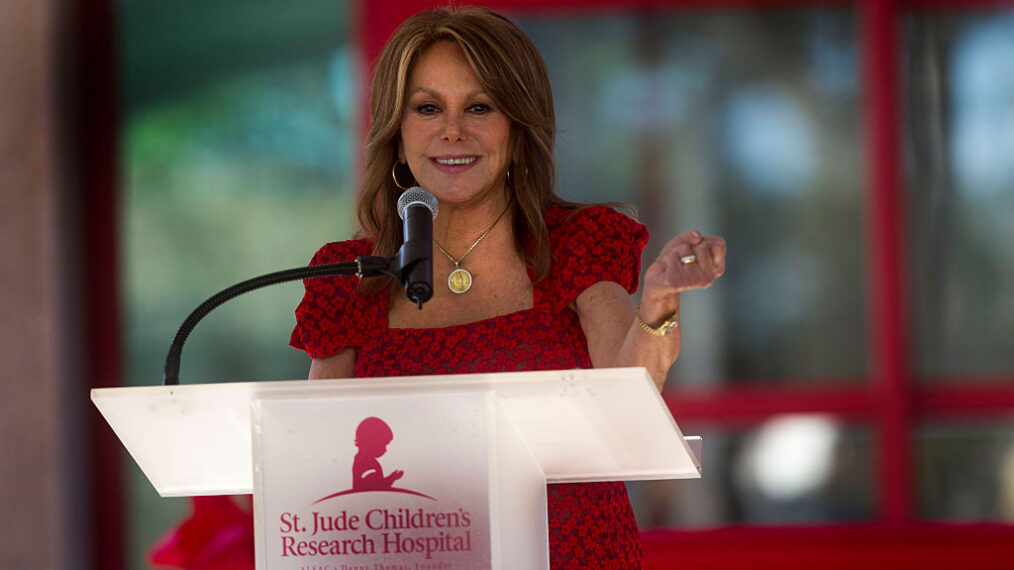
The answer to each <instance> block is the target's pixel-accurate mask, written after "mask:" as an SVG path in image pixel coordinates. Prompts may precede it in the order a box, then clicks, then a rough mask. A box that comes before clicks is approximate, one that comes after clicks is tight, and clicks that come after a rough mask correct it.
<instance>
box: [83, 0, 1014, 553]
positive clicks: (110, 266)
mask: <svg viewBox="0 0 1014 570" xmlns="http://www.w3.org/2000/svg"><path fill="white" fill-rule="evenodd" d="M997 3H998V2H997V1H992V2H990V1H988V0H951V1H949V2H945V1H944V0H908V1H906V2H902V1H900V0H855V1H853V2H850V4H853V5H855V6H856V9H857V10H859V12H860V14H861V18H860V20H859V21H860V27H861V30H860V33H859V41H860V42H861V49H862V53H863V59H862V61H863V68H862V88H863V92H864V96H863V104H864V122H865V127H866V145H867V149H866V154H867V157H868V161H867V164H868V172H867V174H866V180H867V185H866V191H867V200H866V204H867V208H868V210H867V212H866V216H865V219H866V223H867V224H868V226H867V228H866V230H867V231H866V236H865V237H866V240H867V244H866V250H867V260H868V261H867V276H868V278H867V279H868V281H867V287H868V295H867V298H868V299H869V302H868V307H867V310H868V316H869V318H868V319H867V322H868V323H869V324H868V326H869V330H868V335H867V336H868V338H869V348H868V350H869V353H870V362H871V372H870V376H869V377H868V378H866V379H864V381H863V382H859V383H856V384H854V385H855V386H856V387H854V388H842V389H819V390H818V389H811V390H806V389H786V388H781V387H776V388H770V389H769V388H765V389H758V388H749V387H747V388H738V387H737V388H726V389H724V390H720V391H718V392H716V393H711V394H709V395H707V396H701V395H695V394H688V393H680V392H672V393H667V395H666V401H667V403H668V405H669V406H670V409H672V410H673V412H674V416H675V417H677V418H678V419H679V421H680V423H681V424H682V425H683V426H684V427H686V428H688V429H690V430H693V429H697V428H699V427H701V426H705V425H713V426H720V427H740V426H744V425H752V424H756V423H757V422H760V421H763V420H764V419H766V418H770V417H772V416H774V415H778V414H786V413H823V414H828V415H831V416H834V417H838V418H841V419H843V420H855V421H859V422H863V423H866V424H868V425H870V426H873V428H874V429H875V433H876V437H875V441H876V442H877V443H876V446H877V447H876V448H877V466H878V467H877V471H876V485H877V488H878V495H877V513H878V515H877V518H876V519H875V520H873V521H871V522H869V523H866V524H851V525H828V526H816V527H813V526H811V527H736V528H722V529H716V530H700V531H685V530H660V531H649V532H645V533H642V540H643V542H644V545H645V556H646V567H647V568H651V569H662V568H696V569H704V568H731V567H741V566H744V565H749V566H750V567H751V568H778V569H780V570H789V569H796V568H798V569H804V568H805V569H807V570H809V569H811V568H857V567H860V568H865V567H890V568H913V569H914V568H919V569H922V568H944V567H951V568H974V567H994V566H995V565H996V563H997V561H998V560H1003V559H1005V558H1004V557H1007V558H1009V556H1010V554H1009V552H1010V545H1011V544H1014V525H1006V524H942V523H926V522H920V521H918V520H917V519H916V513H915V512H914V506H913V505H914V493H915V491H914V485H913V483H914V479H913V468H912V433H913V430H914V428H915V426H916V423H917V422H918V421H919V420H923V419H943V420H969V419H982V418H984V417H987V418H1001V417H1006V418H1009V417H1011V416H1012V415H1014V378H1009V379H1004V380H1005V381H1004V382H999V383H998V382H996V379H991V381H990V382H988V383H987V382H984V381H977V379H975V378H962V382H961V383H960V384H953V385H951V386H932V385H922V384H918V383H917V382H915V381H914V377H913V370H912V367H911V363H910V356H909V346H910V345H909V338H910V331H909V327H910V320H909V318H908V310H907V307H908V306H909V297H908V291H907V289H906V279H907V277H908V272H907V264H906V262H907V256H906V252H907V251H908V249H907V247H906V242H905V237H906V234H905V228H906V219H905V217H906V212H907V209H906V207H905V206H906V205H905V202H904V185H903V183H902V180H903V174H902V166H901V164H902V163H901V160H902V156H901V148H900V137H899V134H900V133H899V129H900V125H901V121H900V120H899V118H900V117H901V107H900V99H899V96H900V94H901V86H900V85H899V73H898V69H899V58H900V54H901V47H902V46H901V42H900V37H899V25H900V21H901V17H902V15H903V13H904V11H905V10H907V9H909V8H927V7H933V8H943V9H963V8H977V7H985V6H995V5H996V4H997ZM1000 3H1005V4H1010V0H1000ZM435 4H436V3H434V2H428V1H420V0H369V1H367V0H359V1H358V2H355V3H354V5H353V7H352V9H353V13H354V14H355V18H356V19H357V24H358V25H357V26H355V29H356V31H357V33H358V37H357V40H358V42H359V43H360V46H361V53H362V54H363V57H364V59H365V61H366V62H372V61H374V60H375V58H376V56H377V55H378V54H379V52H380V49H381V47H382V46H383V43H384V41H386V39H387V37H388V36H389V35H390V33H391V32H392V31H393V30H394V28H395V27H396V26H397V25H398V24H399V23H400V22H401V21H402V20H404V19H405V18H406V17H408V16H409V15H411V14H413V13H415V12H417V11H419V10H421V9H424V8H428V7H431V6H433V5H435ZM484 4H485V5H488V6H490V7H492V8H495V9H501V10H504V11H523V12H526V13H531V14H551V13H557V14H558V13H561V12H570V13H588V12H590V11H619V10H624V11H631V10H646V9H657V8H674V7H680V8H700V7H709V8H710V7H716V6H723V5H725V6H758V5H775V4H781V5H785V4H787V2H785V1H784V0H735V1H733V0H725V1H723V0H584V1H582V0H487V1H486V2H484ZM67 14H68V15H69V17H70V19H69V22H68V23H67V24H66V25H67V28H68V30H67V31H68V34H67V36H66V37H65V38H64V41H66V42H68V43H69V44H70V45H73V46H74V52H75V53H77V54H78V56H77V60H76V68H75V73H74V77H73V79H71V81H70V82H71V83H72V84H74V85H75V86H76V87H77V93H78V97H77V98H76V100H75V101H74V103H73V106H72V107H71V108H68V109H66V110H67V111H68V116H69V117H70V118H71V120H72V122H73V124H72V125H70V126H71V131H72V132H73V133H75V134H76V137H75V141H74V143H73V148H75V149H76V150H77V151H78V157H79V162H78V164H77V171H76V181H75V184H76V186H75V188H73V189H72V191H73V192H74V194H75V195H76V196H77V197H78V202H79V203H80V204H81V205H82V210H81V227H80V228H78V230H79V231H78V234H77V237H78V239H77V243H76V244H74V245H76V246H77V248H78V256H79V258H80V259H81V263H82V265H83V266H84V267H87V268H88V269H89V270H88V271H85V272H83V273H84V282H83V283H82V284H81V288H82V290H83V293H82V298H83V299H84V308H83V311H84V313H83V315H82V317H83V322H84V325H83V329H84V330H83V333H84V334H83V336H84V339H85V345H86V346H84V347H83V352H84V357H83V360H84V375H85V378H86V382H87V384H88V386H90V387H106V386H116V385H121V384H122V370H121V356H122V349H121V348H120V340H119V339H120V319H119V308H120V298H119V293H118V283H119V279H118V267H117V264H118V250H119V246H118V243H119V242H118V235H117V226H118V223H117V220H118V207H119V188H118V186H119V181H118V170H119V159H118V151H117V149H118V148H119V138H118V137H119V131H120V129H119V118H118V105H117V101H118V85H117V80H116V64H115V52H116V50H115V43H114V42H115V38H116V33H115V32H116V31H115V24H114V22H115V21H116V20H115V7H114V4H113V2H112V1H111V0H76V1H74V2H72V3H71V5H70V6H69V7H68V9H67ZM363 68H364V69H367V68H368V66H363ZM364 85H365V83H364ZM364 101H365V98H364ZM87 427H88V429H89V431H90V432H91V442H92V444H91V453H90V455H91V458H92V469H91V473H90V474H89V479H90V483H89V487H90V490H91V492H90V497H92V505H91V509H90V511H91V525H90V526H91V528H90V533H91V535H92V538H91V553H90V556H88V557H89V558H90V560H91V564H90V565H91V567H93V568H103V569H109V570H118V569H122V568H124V567H125V521H124V518H125V517H124V507H125V500H124V487H123V476H122V473H121V468H120V467H121V465H120V460H121V458H122V450H121V449H120V447H119V443H118V442H117V441H116V438H115V437H114V436H113V434H112V433H111V432H110V430H109V429H108V427H106V425H105V423H104V422H102V421H101V418H100V417H99V416H98V414H97V413H95V411H94V409H90V416H89V424H88V426H87Z"/></svg>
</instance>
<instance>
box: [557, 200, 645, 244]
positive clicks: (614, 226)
mask: <svg viewBox="0 0 1014 570" xmlns="http://www.w3.org/2000/svg"><path fill="white" fill-rule="evenodd" d="M546 229H547V230H548V231H549V241H550V244H551V247H553V249H554V250H555V249H557V248H560V247H563V248H566V249H570V248H571V247H578V248H579V249H583V248H584V247H588V246H592V245H599V244H601V243H602V242H608V241H610V240H618V241H620V242H623V243H624V244H626V245H629V246H633V247H635V248H637V249H638V250H640V249H642V248H643V247H644V246H645V245H646V244H647V243H648V230H647V228H645V227H644V225H642V224H641V223H639V222H637V221H636V220H634V219H633V218H631V217H630V216H628V215H626V214H623V213H621V212H618V211H616V210H615V209H613V208H611V207H609V206H587V207H583V208H581V207H578V208H575V207H569V206H564V205H552V206H550V207H549V208H547V210H546Z"/></svg>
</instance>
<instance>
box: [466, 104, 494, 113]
mask: <svg viewBox="0 0 1014 570" xmlns="http://www.w3.org/2000/svg"><path fill="white" fill-rule="evenodd" d="M468 110H469V111H470V112H472V113H474V114H476V115H485V114H486V113H489V112H491V111H492V110H493V108H492V107H490V106H489V105H487V104H485V103H475V104H474V105H472V106H471V107H469V108H468Z"/></svg>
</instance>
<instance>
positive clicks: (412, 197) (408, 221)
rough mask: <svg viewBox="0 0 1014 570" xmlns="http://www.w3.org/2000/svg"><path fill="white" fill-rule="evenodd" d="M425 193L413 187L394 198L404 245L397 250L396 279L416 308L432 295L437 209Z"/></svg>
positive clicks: (429, 196) (435, 200) (431, 196)
mask: <svg viewBox="0 0 1014 570" xmlns="http://www.w3.org/2000/svg"><path fill="white" fill-rule="evenodd" d="M439 209H440V208H439V206H438V205H437V199H436V197H435V196H433V194H430V192H429V191H428V190H425V189H423V188H420V187H418V186H413V187H411V188H409V189H408V190H405V191H404V192H403V193H402V194H401V196H400V197H399V198H398V216H400V217H401V219H402V220H403V221H404V223H403V225H402V236H403V237H404V240H405V243H403V244H402V246H401V249H399V250H398V255H397V256H396V258H397V260H398V265H399V270H398V280H399V281H401V284H402V286H404V287H405V295H406V296H407V297H408V298H409V300H410V301H412V302H413V303H415V304H417V305H419V308H420V309H422V306H423V303H425V302H426V301H429V300H430V297H432V296H433V220H434V219H436V217H437V211H438V210H439Z"/></svg>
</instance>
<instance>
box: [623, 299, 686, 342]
mask: <svg viewBox="0 0 1014 570" xmlns="http://www.w3.org/2000/svg"><path fill="white" fill-rule="evenodd" d="M634 314H636V315H637V324H639V325H641V328H642V329H644V330H645V331H647V332H649V333H651V334H653V335H655V336H665V335H667V334H669V333H671V332H672V331H674V330H676V329H678V328H679V327H680V310H679V309H676V312H675V313H673V314H672V315H669V318H668V319H666V320H665V321H663V322H662V324H661V325H659V326H658V328H652V327H651V326H649V325H648V323H646V322H644V319H642V318H641V301H638V302H637V306H635V307H634Z"/></svg>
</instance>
